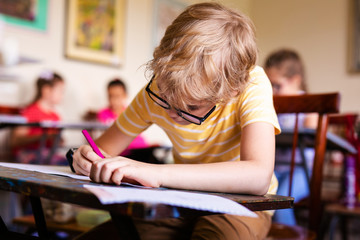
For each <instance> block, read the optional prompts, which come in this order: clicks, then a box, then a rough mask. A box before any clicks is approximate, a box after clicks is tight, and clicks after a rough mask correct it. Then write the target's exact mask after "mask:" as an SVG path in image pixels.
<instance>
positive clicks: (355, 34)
mask: <svg viewBox="0 0 360 240" xmlns="http://www.w3.org/2000/svg"><path fill="white" fill-rule="evenodd" d="M353 1H354V2H353V4H354V8H353V11H354V12H353V21H352V25H353V26H352V28H351V29H352V34H351V38H352V39H351V45H352V46H351V48H350V70H351V71H353V72H360V0H353Z"/></svg>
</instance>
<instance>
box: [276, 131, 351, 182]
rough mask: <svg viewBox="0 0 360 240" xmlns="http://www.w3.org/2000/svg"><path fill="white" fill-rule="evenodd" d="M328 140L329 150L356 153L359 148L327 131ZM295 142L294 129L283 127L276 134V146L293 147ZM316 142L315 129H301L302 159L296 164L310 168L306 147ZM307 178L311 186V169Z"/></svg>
mask: <svg viewBox="0 0 360 240" xmlns="http://www.w3.org/2000/svg"><path fill="white" fill-rule="evenodd" d="M326 138H327V142H326V149H327V150H339V151H342V152H344V153H351V154H356V153H357V150H356V149H355V148H354V146H353V145H352V144H351V143H349V142H348V141H347V140H346V139H344V138H342V137H339V136H338V135H336V134H334V133H331V132H327V134H326ZM292 142H293V130H292V129H282V131H281V134H279V135H277V136H276V147H277V148H285V149H292ZM314 144H315V129H309V128H304V129H299V137H298V148H299V152H300V157H301V159H300V160H301V161H300V162H298V163H296V165H300V166H301V167H303V168H304V169H309V167H308V166H307V159H306V156H305V148H307V147H311V148H313V147H314ZM277 164H280V165H281V164H285V165H289V164H290V162H286V163H279V162H277ZM305 174H306V179H307V181H308V184H309V186H310V173H309V171H305Z"/></svg>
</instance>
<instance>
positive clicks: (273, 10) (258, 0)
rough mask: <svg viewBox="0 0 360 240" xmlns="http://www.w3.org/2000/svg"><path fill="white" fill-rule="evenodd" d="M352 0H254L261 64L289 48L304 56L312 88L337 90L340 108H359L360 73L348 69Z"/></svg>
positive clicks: (312, 89) (254, 16) (344, 109)
mask: <svg viewBox="0 0 360 240" xmlns="http://www.w3.org/2000/svg"><path fill="white" fill-rule="evenodd" d="M351 2H352V0H332V1H328V0H317V1H313V0H301V1H300V0H296V1H288V0H271V1H264V0H253V1H252V6H251V14H250V15H251V17H252V19H253V21H254V23H255V26H256V28H257V37H258V45H259V49H260V61H259V63H260V64H263V61H264V58H265V57H266V56H267V55H268V54H269V53H270V52H271V51H273V50H275V49H278V48H280V47H288V48H293V49H295V50H297V51H298V52H299V53H300V54H301V56H302V57H303V60H304V63H305V67H306V71H307V77H308V82H307V83H308V84H307V85H308V88H309V91H310V92H332V91H339V92H340V93H341V105H340V107H341V111H342V112H348V111H355V112H358V113H359V112H360V96H359V92H360V73H350V72H349V70H348V69H349V67H348V66H349V64H348V57H349V31H350V27H349V26H350V20H351V10H353V9H354V8H353V7H352V6H351Z"/></svg>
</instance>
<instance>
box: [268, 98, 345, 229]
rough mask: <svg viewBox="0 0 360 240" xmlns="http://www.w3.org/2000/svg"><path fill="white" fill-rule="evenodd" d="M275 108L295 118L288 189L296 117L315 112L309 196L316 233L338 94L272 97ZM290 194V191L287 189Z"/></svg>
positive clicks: (293, 163)
mask: <svg viewBox="0 0 360 240" xmlns="http://www.w3.org/2000/svg"><path fill="white" fill-rule="evenodd" d="M273 100H274V107H275V110H276V112H277V114H281V113H294V114H296V115H297V117H296V123H295V128H294V135H293V145H292V155H291V158H292V159H291V166H290V186H291V185H292V184H291V182H292V174H293V171H294V166H295V149H296V148H297V146H298V144H297V142H298V126H297V125H298V114H299V113H317V114H318V123H317V128H316V136H315V144H314V151H315V157H314V163H313V168H312V176H311V180H310V195H309V222H308V224H309V229H311V230H313V231H315V232H316V231H317V230H318V229H319V226H320V221H321V214H322V209H321V187H322V186H321V185H322V177H323V163H324V156H325V150H326V132H327V127H328V115H329V114H331V113H338V112H339V104H340V94H339V93H323V94H303V95H286V96H285V95H284V96H274V99H273ZM289 192H291V189H289Z"/></svg>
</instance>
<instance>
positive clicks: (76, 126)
mask: <svg viewBox="0 0 360 240" xmlns="http://www.w3.org/2000/svg"><path fill="white" fill-rule="evenodd" d="M19 126H25V127H38V128H42V129H44V131H43V134H42V136H41V140H40V147H39V150H38V159H41V158H42V157H43V156H42V155H41V152H42V150H43V149H44V148H45V146H46V140H47V137H48V135H47V129H56V130H58V133H57V134H56V136H55V138H54V141H53V144H52V146H51V149H50V151H49V154H48V155H47V156H46V159H47V160H45V162H49V160H50V159H51V158H52V157H53V156H54V154H55V152H56V151H57V149H58V148H59V145H60V141H61V132H62V131H63V130H82V129H87V130H105V129H107V128H108V127H109V126H108V125H105V124H103V123H100V122H63V121H58V122H55V121H42V122H28V121H27V120H26V118H24V117H23V116H20V115H10V114H0V129H5V128H14V127H19ZM5 141H6V140H5ZM0 161H3V159H0Z"/></svg>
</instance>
